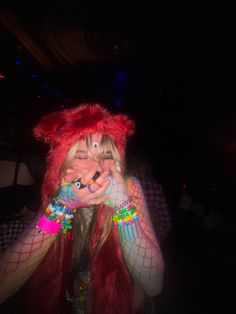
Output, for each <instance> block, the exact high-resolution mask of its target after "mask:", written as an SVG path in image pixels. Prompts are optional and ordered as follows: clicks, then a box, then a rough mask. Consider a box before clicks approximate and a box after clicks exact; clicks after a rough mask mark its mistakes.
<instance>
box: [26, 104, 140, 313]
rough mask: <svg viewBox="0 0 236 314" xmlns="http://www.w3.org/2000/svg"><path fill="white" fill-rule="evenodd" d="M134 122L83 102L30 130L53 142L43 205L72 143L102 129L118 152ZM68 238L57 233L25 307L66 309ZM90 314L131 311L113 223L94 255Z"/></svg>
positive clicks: (101, 219) (41, 310) (56, 183)
mask: <svg viewBox="0 0 236 314" xmlns="http://www.w3.org/2000/svg"><path fill="white" fill-rule="evenodd" d="M134 127H135V124H134V122H133V121H132V120H129V119H128V117H127V116H126V115H122V114H118V115H112V114H111V113H109V112H108V111H107V109H105V108H104V107H102V106H101V105H100V104H95V105H89V104H83V105H81V106H79V107H76V108H74V109H69V110H64V111H62V112H57V113H52V114H50V115H48V116H46V117H44V118H42V120H41V121H40V122H39V124H38V125H37V126H36V128H35V129H34V134H35V136H36V137H37V138H39V139H42V140H44V141H45V142H47V143H49V144H50V145H51V149H50V152H49V155H48V169H47V171H46V174H45V178H44V183H43V186H42V200H43V208H44V207H45V206H46V205H47V204H48V203H49V202H50V200H51V199H52V197H53V196H54V195H55V192H56V190H57V189H58V187H59V184H60V182H59V173H60V170H61V167H62V165H63V164H64V161H65V158H66V155H67V153H68V151H69V149H70V147H71V146H72V145H73V144H74V143H75V142H76V141H77V140H78V139H79V138H81V137H83V136H85V135H87V134H93V133H103V134H107V135H108V136H109V137H110V138H111V139H113V140H114V142H115V144H116V145H117V148H118V151H119V152H120V154H121V155H124V153H125V147H126V141H127V138H128V136H130V135H132V134H133V132H134ZM105 210H106V209H105V207H104V206H100V208H99V214H98V217H97V222H96V229H95V232H94V234H93V238H92V245H91V248H90V250H91V253H92V251H93V250H94V249H95V245H96V243H97V241H98V239H99V237H100V235H101V231H102V228H103V225H104V215H105V214H104V213H105ZM71 248H72V241H71V240H68V239H67V238H66V237H65V236H62V237H61V238H60V237H58V239H57V240H56V242H55V243H54V244H53V245H52V247H51V248H50V249H49V252H48V253H47V256H46V257H45V259H44V260H43V261H42V263H41V264H40V265H39V267H38V269H37V270H36V272H35V273H34V275H33V276H32V279H31V289H30V291H31V296H30V299H29V309H30V313H31V311H32V314H33V313H34V314H37V313H40V314H41V313H44V314H55V313H57V314H60V313H61V314H62V313H67V310H66V305H65V293H66V289H67V288H68V287H67V284H68V281H69V272H70V269H71V260H72V249H71ZM91 272H92V281H91V299H92V309H91V313H92V314H101V313H103V314H118V313H119V314H120V313H124V314H132V313H133V312H132V309H131V307H132V292H133V282H132V278H131V276H130V274H129V272H128V269H127V266H126V264H125V261H124V258H123V255H122V248H121V244H120V240H119V235H118V234H117V230H116V229H115V228H112V230H111V232H110V234H109V235H108V238H107V239H106V241H105V243H104V244H103V246H102V247H101V249H100V251H99V252H98V254H97V255H96V256H95V257H94V258H93V259H92V269H91Z"/></svg>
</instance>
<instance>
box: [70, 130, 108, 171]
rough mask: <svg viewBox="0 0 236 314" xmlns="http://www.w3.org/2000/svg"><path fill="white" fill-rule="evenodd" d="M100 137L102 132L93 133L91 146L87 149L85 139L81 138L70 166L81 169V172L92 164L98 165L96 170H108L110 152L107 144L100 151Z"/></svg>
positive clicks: (92, 165) (88, 168)
mask: <svg viewBox="0 0 236 314" xmlns="http://www.w3.org/2000/svg"><path fill="white" fill-rule="evenodd" d="M101 139H102V134H100V133H95V134H93V135H92V148H91V149H90V150H89V151H88V148H87V145H86V140H84V139H81V140H80V141H79V144H78V147H77V150H76V153H75V156H74V159H73V161H72V167H73V168H77V169H79V170H81V173H82V174H83V173H86V172H87V171H88V170H90V169H91V168H92V167H94V166H97V167H98V171H103V170H108V171H109V169H110V166H111V164H113V157H112V152H111V150H110V148H109V147H108V146H107V145H104V146H103V149H102V151H100V148H99V145H100V142H101Z"/></svg>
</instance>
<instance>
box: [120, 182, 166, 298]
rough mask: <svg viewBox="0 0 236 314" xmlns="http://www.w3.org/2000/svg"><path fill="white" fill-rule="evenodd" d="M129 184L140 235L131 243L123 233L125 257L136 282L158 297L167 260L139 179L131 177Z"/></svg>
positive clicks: (149, 294)
mask: <svg viewBox="0 0 236 314" xmlns="http://www.w3.org/2000/svg"><path fill="white" fill-rule="evenodd" d="M127 184H128V191H129V195H132V196H133V199H134V200H133V203H134V205H135V206H136V208H137V211H138V215H139V220H138V221H137V222H136V224H137V229H138V232H136V233H135V237H131V239H130V240H129V239H127V237H126V238H124V237H123V236H122V232H120V235H121V242H122V248H123V254H124V258H125V260H126V263H127V266H128V268H129V271H130V273H131V274H132V276H133V278H134V280H135V281H136V282H137V283H138V284H139V286H140V287H141V288H142V289H143V290H144V292H145V293H146V294H147V295H148V296H155V295H157V294H159V293H160V292H161V289H162V282H163V274H164V260H163V256H162V253H161V250H160V246H159V244H158V241H157V239H156V236H155V232H154V229H153V226H152V223H151V219H150V216H149V212H148V208H147V204H146V201H145V199H144V194H143V191H142V188H141V185H140V183H139V182H138V180H137V179H136V178H129V179H128V180H127ZM131 226H133V225H131ZM125 228H127V227H125ZM132 228H133V227H132ZM132 231H133V230H131V234H132Z"/></svg>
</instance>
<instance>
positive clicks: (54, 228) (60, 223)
mask: <svg viewBox="0 0 236 314" xmlns="http://www.w3.org/2000/svg"><path fill="white" fill-rule="evenodd" d="M73 212H75V210H73V211H72V210H71V209H69V208H68V207H66V206H65V205H64V204H62V203H60V202H59V201H57V200H55V199H54V200H52V201H51V203H49V204H48V206H47V208H46V210H45V213H44V215H43V216H42V218H41V220H40V221H39V223H38V225H37V227H38V228H39V229H41V230H43V231H46V232H49V233H57V232H59V231H60V229H62V231H63V233H67V231H68V230H69V229H71V228H72V225H71V220H72V218H73V216H74V215H73ZM55 224H56V225H55Z"/></svg>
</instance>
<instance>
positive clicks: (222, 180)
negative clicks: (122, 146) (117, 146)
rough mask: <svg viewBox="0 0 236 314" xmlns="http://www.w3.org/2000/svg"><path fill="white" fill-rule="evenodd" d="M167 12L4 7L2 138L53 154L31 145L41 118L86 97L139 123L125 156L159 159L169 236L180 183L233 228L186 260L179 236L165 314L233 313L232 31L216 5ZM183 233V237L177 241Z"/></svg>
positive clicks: (83, 4) (128, 5) (235, 154)
mask: <svg viewBox="0 0 236 314" xmlns="http://www.w3.org/2000/svg"><path fill="white" fill-rule="evenodd" d="M178 5H179V4H178ZM171 9H172V10H170V7H169V8H168V9H167V10H165V11H164V10H163V9H162V8H160V9H154V6H153V3H152V2H151V1H149V0H147V1H125V2H122V1H82V0H80V1H76V2H71V1H69V2H68V1H67V2H66V3H63V4H59V3H58V4H57V5H53V4H52V3H51V2H50V6H49V5H48V3H47V4H46V5H45V4H44V3H43V2H32V3H27V4H26V2H25V3H24V1H20V2H19V3H15V2H13V1H5V4H4V1H3V2H2V6H1V7H0V13H1V14H0V22H1V23H0V75H2V76H4V77H2V78H0V95H1V114H0V130H1V133H0V136H1V140H3V141H4V140H9V138H11V139H14V140H17V141H19V142H20V143H22V145H29V147H30V146H32V147H34V151H36V152H38V153H39V154H42V155H43V156H45V155H46V152H47V147H45V146H44V145H41V144H40V143H38V142H36V141H35V140H34V139H33V137H32V128H33V126H34V125H35V123H37V121H38V120H39V119H40V117H41V116H42V115H44V114H46V113H49V112H52V111H54V110H59V109H64V108H70V107H72V106H74V105H77V104H79V103H81V102H87V101H92V102H102V103H103V104H104V105H105V106H107V107H108V108H109V109H110V110H111V111H113V112H117V113H119V112H122V113H127V114H128V115H129V116H130V117H131V118H133V119H134V120H135V121H136V123H137V130H136V134H135V136H134V137H133V138H131V139H130V142H129V146H128V151H127V157H128V158H129V157H130V156H131V155H132V154H137V155H139V154H140V155H145V156H147V157H148V159H149V160H150V161H151V162H152V163H153V165H154V168H153V174H154V176H155V178H156V179H158V181H159V182H161V183H162V184H163V187H164V190H165V192H166V195H167V198H168V201H169V204H170V208H171V214H172V215H173V230H174V229H175V226H176V225H175V220H174V219H175V218H176V217H175V214H176V213H178V210H179V199H180V196H181V195H182V194H183V187H184V186H186V187H187V193H188V194H190V195H191V196H192V197H193V199H194V202H196V203H198V202H200V203H202V204H203V205H205V206H206V214H208V213H209V212H207V211H208V210H209V211H210V210H212V209H213V210H214V209H216V211H217V212H218V213H220V214H221V215H223V217H224V218H226V219H228V221H229V222H230V223H231V224H229V226H230V228H229V229H228V230H227V232H226V230H224V231H223V230H222V229H217V230H216V231H213V233H212V232H211V231H210V232H208V233H207V236H206V237H205V238H201V239H203V242H204V243H206V246H207V250H206V251H207V252H206V251H204V250H201V249H202V247H203V246H202V247H201V249H199V251H198V250H196V251H195V247H194V244H192V243H191V241H189V243H188V245H189V247H190V249H189V252H192V251H195V254H194V255H193V256H194V258H192V257H191V258H190V259H189V258H188V257H186V256H187V255H188V252H187V251H188V246H186V248H185V246H184V245H185V244H186V243H185V240H188V239H187V238H188V237H189V235H193V234H194V232H193V230H188V231H189V233H187V236H186V237H185V234H184V236H183V239H181V241H182V240H183V242H181V243H180V245H179V247H178V245H176V241H175V239H174V240H173V242H172V241H170V243H168V245H167V246H166V247H165V248H164V250H163V252H164V253H165V254H166V256H167V258H166V267H167V271H166V274H167V275H166V276H167V282H166V283H165V285H164V292H163V294H162V295H161V296H162V298H161V299H160V300H159V301H158V302H160V303H159V305H158V306H159V308H160V309H162V311H161V310H160V312H159V313H163V314H165V313H171V314H178V313H181V314H182V313H187V314H191V313H194V314H195V313H197V314H199V313H227V314H228V313H234V312H233V305H232V304H233V302H232V300H233V294H232V291H233V288H232V287H235V285H234V284H233V279H234V271H233V270H234V268H235V250H234V249H233V247H234V242H233V235H234V234H235V204H236V193H235V190H236V162H235V159H236V110H235V101H236V96H235V95H236V93H235V72H234V71H233V65H234V62H232V60H233V59H234V58H232V46H233V45H232V42H233V38H234V37H231V38H229V40H228V37H230V33H229V31H228V30H229V29H230V27H231V26H230V25H228V24H227V23H226V24H224V25H225V30H226V31H225V32H224V30H223V28H221V26H219V25H222V23H223V21H222V19H221V18H222V15H217V22H218V23H219V25H218V26H217V23H215V21H214V18H213V16H216V15H214V14H213V12H212V8H211V10H210V11H207V8H206V7H203V8H201V13H202V16H201V18H200V17H199V15H198V14H197V13H196V17H194V16H193V12H197V7H195V8H194V10H193V11H192V10H189V11H188V10H187V9H188V8H186V7H185V8H181V7H179V9H180V11H181V10H182V9H183V11H182V13H183V12H187V13H184V14H183V15H185V17H187V18H186V20H184V19H183V18H182V16H181V15H180V14H179V11H178V12H177V11H175V8H174V7H171ZM186 10H187V11H186ZM203 12H204V14H205V18H204V17H203V15H204V14H203ZM164 15H165V17H164ZM209 17H212V20H210V18H209ZM228 20H229V21H230V19H228ZM206 21H207V23H206ZM16 22H17V23H18V24H16ZM203 24H204V26H206V25H207V28H206V27H203V28H201V27H202V25H203ZM17 25H18V26H17ZM81 34H82V36H81ZM26 35H27V36H30V38H31V39H30V40H29V39H28V37H27V36H26ZM49 38H50V40H52V42H54V44H55V46H54V50H53V49H52V47H51V46H50V45H49ZM34 45H36V48H35V46H34ZM32 47H34V49H32ZM38 49H39V50H40V51H41V53H43V55H44V57H42V56H41V55H40V53H39V50H38ZM231 74H233V76H232V75H231ZM195 231H196V230H195ZM179 235H181V230H180V231H179V230H178V232H176V233H174V237H175V236H177V238H178V236H179ZM195 235H196V239H198V238H199V237H198V235H199V234H198V233H195ZM189 239H192V238H191V236H190V237H189ZM196 239H195V240H196ZM171 240H172V239H171ZM196 243H198V244H199V242H198V241H196V242H195V244H196ZM201 245H202V243H201ZM201 245H200V246H201ZM208 249H209V250H208ZM203 251H204V252H203ZM196 252H197V253H196ZM198 252H199V254H198ZM185 253H187V254H186V255H185ZM182 283H183V285H182ZM173 291H174V292H173ZM172 293H173V295H172ZM188 297H189V299H188ZM188 300H190V301H188ZM188 302H189V304H188ZM206 304H207V305H206ZM226 308H227V309H226Z"/></svg>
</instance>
